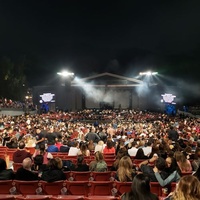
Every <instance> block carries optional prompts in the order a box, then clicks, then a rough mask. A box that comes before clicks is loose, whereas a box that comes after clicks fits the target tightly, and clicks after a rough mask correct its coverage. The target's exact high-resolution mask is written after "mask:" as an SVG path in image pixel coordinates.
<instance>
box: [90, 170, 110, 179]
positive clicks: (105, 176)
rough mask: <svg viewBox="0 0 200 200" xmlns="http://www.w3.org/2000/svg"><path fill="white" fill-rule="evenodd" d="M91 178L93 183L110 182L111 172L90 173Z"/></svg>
mask: <svg viewBox="0 0 200 200" xmlns="http://www.w3.org/2000/svg"><path fill="white" fill-rule="evenodd" d="M92 177H93V180H94V181H110V180H111V171H107V172H92Z"/></svg>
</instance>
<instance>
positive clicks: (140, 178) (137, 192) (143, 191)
mask: <svg viewBox="0 0 200 200" xmlns="http://www.w3.org/2000/svg"><path fill="white" fill-rule="evenodd" d="M131 193H132V194H133V196H134V197H135V198H134V199H140V200H145V199H147V197H149V194H150V193H151V191H150V179H149V177H148V176H145V175H144V174H137V175H136V176H135V177H134V178H133V182H132V185H131ZM148 199H149V198H148Z"/></svg>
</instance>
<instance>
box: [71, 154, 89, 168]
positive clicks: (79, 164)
mask: <svg viewBox="0 0 200 200" xmlns="http://www.w3.org/2000/svg"><path fill="white" fill-rule="evenodd" d="M72 170H73V171H79V172H84V171H89V166H88V165H87V164H85V163H84V156H83V155H79V156H77V164H76V166H74V168H73V169H72Z"/></svg>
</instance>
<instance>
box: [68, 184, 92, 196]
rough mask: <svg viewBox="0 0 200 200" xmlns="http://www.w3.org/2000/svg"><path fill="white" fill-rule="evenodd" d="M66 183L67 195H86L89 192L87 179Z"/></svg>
mask: <svg viewBox="0 0 200 200" xmlns="http://www.w3.org/2000/svg"><path fill="white" fill-rule="evenodd" d="M66 184H67V194H69V195H84V196H87V195H88V193H89V182H88V181H66Z"/></svg>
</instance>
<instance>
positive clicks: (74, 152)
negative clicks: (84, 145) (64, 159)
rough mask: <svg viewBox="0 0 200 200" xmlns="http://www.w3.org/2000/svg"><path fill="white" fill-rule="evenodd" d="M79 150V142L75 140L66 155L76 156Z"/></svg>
mask: <svg viewBox="0 0 200 200" xmlns="http://www.w3.org/2000/svg"><path fill="white" fill-rule="evenodd" d="M78 152H79V143H78V142H77V141H76V142H74V145H73V146H72V147H70V148H69V153H68V156H77V155H78Z"/></svg>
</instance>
